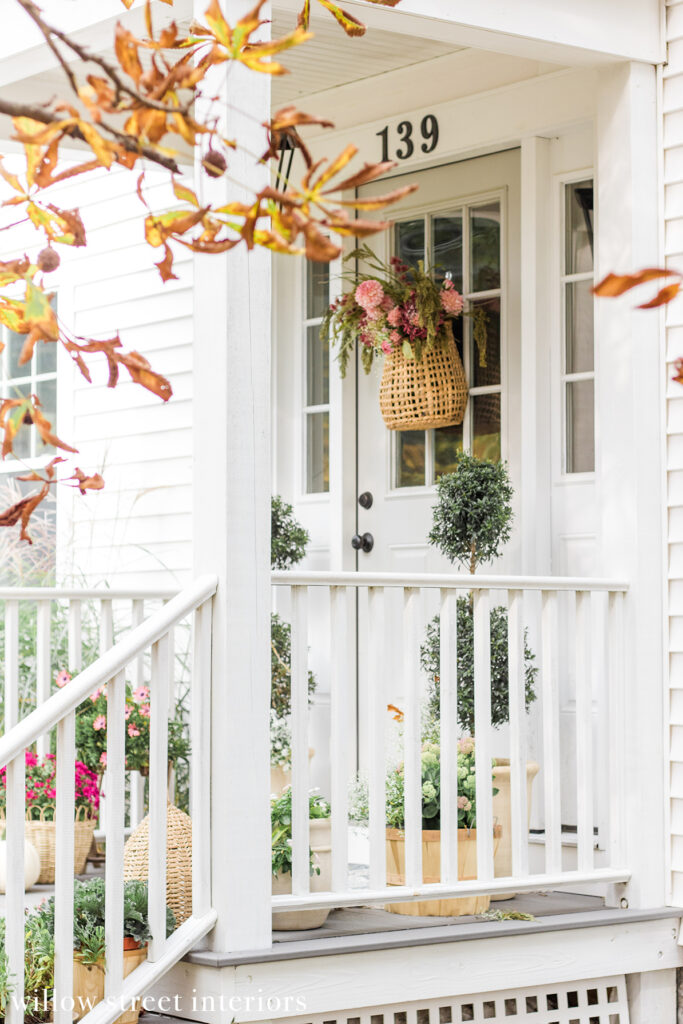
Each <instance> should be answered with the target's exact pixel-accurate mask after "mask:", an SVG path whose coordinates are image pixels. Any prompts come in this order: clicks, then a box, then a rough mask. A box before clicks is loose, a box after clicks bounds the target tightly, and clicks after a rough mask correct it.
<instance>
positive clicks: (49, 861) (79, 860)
mask: <svg viewBox="0 0 683 1024" xmlns="http://www.w3.org/2000/svg"><path fill="white" fill-rule="evenodd" d="M35 810H37V808H33V811H34V812H35ZM30 813H31V808H28V810H27V817H26V833H25V834H26V838H27V840H28V841H29V843H31V845H32V846H35V848H36V850H37V851H38V857H39V858H40V875H39V876H38V884H39V885H51V884H52V882H54V880H55V850H56V846H57V825H56V822H54V821H45V818H44V816H43V815H44V813H45V812H44V810H43V809H42V808H41V810H40V818H39V820H38V821H35V820H32V819H30V818H29V817H28V815H29V814H30ZM1 829H2V823H0V830H1ZM94 832H95V819H94V818H89V817H87V810H86V809H85V807H79V808H78V809H77V811H76V820H75V821H74V873H75V874H76V875H82V874H83V872H84V871H85V862H86V860H87V858H88V852H89V850H90V846H91V845H92V838H93V834H94Z"/></svg>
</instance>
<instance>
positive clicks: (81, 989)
mask: <svg viewBox="0 0 683 1024" xmlns="http://www.w3.org/2000/svg"><path fill="white" fill-rule="evenodd" d="M127 943H133V946H132V947H129V946H127ZM146 959H147V946H140V944H139V943H137V942H136V940H135V939H128V938H126V939H124V940H123V976H124V978H127V977H128V975H129V974H132V973H133V971H134V970H135V968H136V967H139V966H140V964H141V963H144V961H145V960H146ZM103 999H104V964H103V963H100V962H98V963H96V964H84V963H81V961H80V959H79V957H78V954H75V955H74V1002H75V1004H76V1005H75V1007H74V1020H80V1019H81V1017H85V1015H86V1013H88V1012H89V1011H90V1010H91V1009H92V1008H93V1006H95V1005H96V1004H97V1003H101V1002H102V1000H103ZM141 1002H142V999H136V1000H135V1004H134V1005H133V1006H132V1007H129V1008H126V1010H125V1011H124V1012H123V1013H122V1014H121V1016H120V1017H117V1018H116V1020H115V1022H114V1024H137V1020H138V1017H139V1016H140V1004H141Z"/></svg>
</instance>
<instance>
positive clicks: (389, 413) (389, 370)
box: [379, 321, 468, 430]
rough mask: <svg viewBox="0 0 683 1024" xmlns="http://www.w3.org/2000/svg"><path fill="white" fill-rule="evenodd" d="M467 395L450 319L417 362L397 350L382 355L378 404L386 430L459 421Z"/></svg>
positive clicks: (425, 428) (443, 424)
mask: <svg viewBox="0 0 683 1024" xmlns="http://www.w3.org/2000/svg"><path fill="white" fill-rule="evenodd" d="M467 395H468V385H467V379H466V377H465V370H464V368H463V365H462V360H461V359H460V355H459V353H458V349H457V346H456V344H455V340H454V338H453V328H452V327H451V324H450V321H447V323H446V326H445V328H444V331H443V335H442V336H441V338H440V340H438V341H437V343H436V344H435V345H434V347H433V348H431V349H429V351H427V352H423V353H422V359H421V360H420V361H419V362H418V360H417V359H406V358H405V356H404V355H403V354H402V353H401V352H400V351H398V352H390V353H389V355H387V356H386V357H385V360H384V370H383V372H382V382H381V384H380V387H379V407H380V411H381V413H382V418H383V420H384V422H385V423H386V425H387V427H388V428H389V430H431V429H432V427H451V426H454V425H457V424H459V423H462V421H463V419H464V416H465V408H466V406H467Z"/></svg>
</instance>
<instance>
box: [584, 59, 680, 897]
mask: <svg viewBox="0 0 683 1024" xmlns="http://www.w3.org/2000/svg"><path fill="white" fill-rule="evenodd" d="M596 127H597V133H596V136H597V137H596V149H597V176H596V177H597V206H596V227H597V233H596V276H597V278H598V279H600V278H601V277H602V276H603V275H605V274H606V273H608V272H609V271H615V272H619V271H623V272H627V271H632V270H636V269H638V268H641V267H647V266H652V265H654V264H656V263H657V262H658V260H659V255H658V227H657V221H658V202H657V197H658V188H657V118H656V84H655V70H654V68H652V67H647V66H646V65H644V64H626V65H621V66H619V67H616V68H614V69H611V70H606V71H603V72H602V73H601V74H600V77H599V95H598V117H597V126H596ZM635 301H637V299H634V298H633V296H632V295H627V296H625V297H624V298H623V299H621V300H608V299H599V300H597V301H596V303H595V318H596V319H595V338H596V395H595V406H596V462H597V465H596V468H597V478H598V488H599V491H598V493H599V498H600V507H601V510H602V511H601V515H602V535H601V540H600V547H601V552H602V557H603V564H602V566H601V570H602V572H603V574H604V575H607V576H619V577H625V578H626V579H627V580H628V581H629V583H630V590H629V593H628V595H627V600H626V609H625V611H626V629H625V637H626V649H625V650H624V651H623V659H622V663H623V666H624V677H623V679H622V680H621V686H620V693H621V698H622V699H623V701H624V711H625V715H626V723H627V732H626V736H625V751H626V767H625V778H624V779H623V793H624V794H625V804H626V807H625V817H624V822H625V834H624V840H625V857H624V860H625V863H626V866H627V867H629V868H630V869H631V870H632V872H633V879H632V881H631V883H630V884H629V885H628V886H627V889H626V896H627V898H628V900H629V905H630V906H631V907H643V906H650V907H652V906H660V905H661V904H662V903H664V902H665V867H664V856H665V835H664V818H665V795H664V769H663V765H664V763H665V752H664V718H663V702H664V667H663V658H662V649H663V640H662V637H663V625H662V595H663V586H664V559H663V546H662V545H663V542H662V525H663V522H662V520H663V515H662V503H663V479H662V400H663V399H662V384H663V372H662V365H663V364H662V352H661V345H662V339H661V331H660V323H661V321H660V318H659V316H658V313H657V312H656V311H650V312H645V311H642V310H634V308H633V306H634V303H635ZM598 742H605V737H598ZM615 798H616V795H615Z"/></svg>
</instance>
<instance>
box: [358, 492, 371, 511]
mask: <svg viewBox="0 0 683 1024" xmlns="http://www.w3.org/2000/svg"><path fill="white" fill-rule="evenodd" d="M372 501H373V498H372V494H371V493H370V491H363V493H362V494H361V495H359V497H358V504H359V505H360V507H361V508H372Z"/></svg>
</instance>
